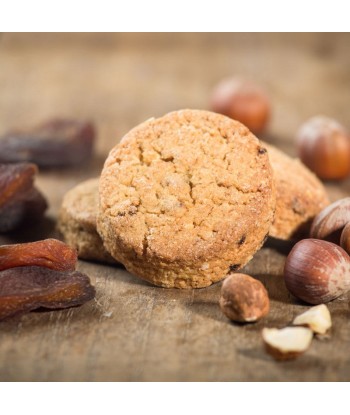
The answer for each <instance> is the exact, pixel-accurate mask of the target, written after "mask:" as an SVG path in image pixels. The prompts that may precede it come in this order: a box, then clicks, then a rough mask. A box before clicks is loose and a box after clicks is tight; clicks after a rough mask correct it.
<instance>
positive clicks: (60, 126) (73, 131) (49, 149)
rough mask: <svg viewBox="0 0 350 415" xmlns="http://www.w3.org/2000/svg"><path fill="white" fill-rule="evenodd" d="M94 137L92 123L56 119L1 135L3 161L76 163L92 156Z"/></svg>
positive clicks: (63, 164) (58, 164) (0, 144)
mask: <svg viewBox="0 0 350 415" xmlns="http://www.w3.org/2000/svg"><path fill="white" fill-rule="evenodd" d="M94 140H95V130H94V126H93V125H92V123H90V122H83V121H77V120H71V119H53V120H50V121H47V122H45V123H43V124H41V125H38V126H36V127H33V128H31V129H27V130H23V131H13V132H9V133H7V134H5V135H4V136H2V137H0V162H3V163H9V162H19V161H31V162H33V163H36V164H38V165H39V166H42V167H61V166H74V165H77V164H80V163H83V162H84V161H86V160H88V159H89V158H90V157H91V154H92V151H93V143H94Z"/></svg>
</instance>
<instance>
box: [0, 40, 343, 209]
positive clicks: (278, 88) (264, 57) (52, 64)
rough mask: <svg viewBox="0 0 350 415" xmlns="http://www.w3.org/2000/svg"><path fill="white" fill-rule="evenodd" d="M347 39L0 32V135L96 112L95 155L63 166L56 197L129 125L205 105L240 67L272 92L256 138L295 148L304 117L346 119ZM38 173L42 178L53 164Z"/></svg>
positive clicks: (93, 171) (87, 172)
mask: <svg viewBox="0 0 350 415" xmlns="http://www.w3.org/2000/svg"><path fill="white" fill-rule="evenodd" d="M349 41H350V35H349V34H328V33H325V34H317V33H314V34H268V33H267V34H264V33H263V34H187V33H181V34H152V33H146V34H145V33H139V34H130V33H124V34H79V33H78V34H69V33H64V34H35V33H32V34H10V33H9V34H1V35H0V135H1V134H2V133H4V132H6V131H7V130H9V129H12V128H21V127H24V126H31V125H33V124H37V123H40V122H41V121H44V120H46V119H47V118H51V117H56V116H60V117H76V118H83V119H84V118H88V119H91V120H93V121H94V122H95V124H96V127H97V131H98V140H97V143H96V148H97V156H96V158H95V160H94V162H93V165H92V166H91V168H89V169H86V168H82V169H81V170H80V171H77V172H76V174H75V175H72V174H71V173H65V172H63V173H62V175H63V179H62V190H61V191H60V188H58V190H57V200H56V202H57V205H58V204H59V201H60V198H61V196H62V194H63V193H64V192H65V191H66V190H67V188H69V187H72V186H73V185H74V184H75V183H77V182H79V181H81V180H83V179H84V178H85V177H91V176H93V175H98V174H99V171H100V169H101V167H102V164H103V161H104V159H105V157H106V155H107V153H108V151H109V150H110V149H111V148H112V147H113V146H114V145H115V144H116V143H117V142H118V141H119V140H120V138H121V137H122V136H123V135H124V134H125V133H126V132H127V131H128V130H129V129H130V128H132V127H133V126H135V125H137V124H138V123H140V122H142V121H144V120H146V119H148V118H150V117H153V116H154V117H157V116H161V115H163V114H165V113H167V112H169V111H172V110H176V109H181V108H198V109H209V108H210V95H211V93H212V90H213V88H214V86H215V85H216V84H217V83H218V82H219V81H220V80H221V79H222V78H225V77H227V76H231V75H239V76H243V77H246V78H248V79H251V80H254V81H255V82H256V83H258V84H260V85H261V86H262V87H264V88H265V90H266V91H267V93H268V95H269V96H270V99H271V103H272V118H271V122H270V124H269V127H268V129H267V131H266V133H265V135H264V136H263V137H262V138H265V139H266V140H267V141H270V142H272V143H274V144H276V145H277V146H279V147H281V148H283V149H284V150H285V151H286V152H287V153H289V154H291V155H295V154H296V150H295V146H294V144H293V140H294V137H295V133H296V131H297V129H298V127H299V126H300V124H301V123H302V122H304V121H305V120H306V119H308V118H309V117H311V116H313V115H317V114H325V115H328V116H331V117H334V118H336V119H337V120H338V121H340V122H341V123H343V124H344V125H345V126H346V127H348V128H349V127H350V116H349V113H350V110H349V103H350V70H349V68H350V54H349V53H348V48H349ZM40 180H41V181H45V183H44V187H46V185H49V181H50V174H46V175H45V177H40ZM39 184H40V183H39ZM52 206H55V203H53V204H52ZM53 209H54V208H53Z"/></svg>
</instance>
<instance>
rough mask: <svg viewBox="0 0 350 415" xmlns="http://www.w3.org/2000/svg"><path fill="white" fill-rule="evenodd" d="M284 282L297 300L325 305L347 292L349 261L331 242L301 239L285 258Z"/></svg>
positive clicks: (348, 286)
mask: <svg viewBox="0 0 350 415" xmlns="http://www.w3.org/2000/svg"><path fill="white" fill-rule="evenodd" d="M284 281H285V284H286V287H287V288H288V290H289V291H290V292H291V293H292V294H293V295H294V296H295V297H297V298H299V299H300V300H303V301H305V302H307V303H310V304H321V303H327V302H328V301H331V300H334V299H335V298H337V297H339V296H340V295H342V294H344V293H346V292H347V291H348V290H349V289H350V258H349V256H348V254H347V253H346V252H345V251H344V250H343V249H342V248H340V246H337V245H335V244H333V243H332V242H327V241H320V240H318V239H303V240H302V241H299V242H298V243H297V244H296V245H295V246H294V248H293V249H292V250H291V252H290V253H289V255H288V257H287V260H286V263H285V266H284Z"/></svg>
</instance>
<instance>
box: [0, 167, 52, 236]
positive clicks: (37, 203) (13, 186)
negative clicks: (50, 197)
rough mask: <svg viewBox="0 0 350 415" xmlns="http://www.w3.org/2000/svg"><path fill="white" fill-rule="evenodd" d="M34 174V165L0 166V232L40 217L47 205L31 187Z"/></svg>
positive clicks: (40, 195) (35, 168)
mask: <svg viewBox="0 0 350 415" xmlns="http://www.w3.org/2000/svg"><path fill="white" fill-rule="evenodd" d="M36 172H37V167H36V166H35V165H34V164H29V163H18V164H0V232H9V231H11V230H13V229H15V228H17V227H19V226H20V225H22V224H23V223H24V221H25V220H27V221H28V222H30V223H32V221H33V220H36V219H38V218H41V217H42V215H43V213H44V211H45V210H46V208H47V203H46V200H45V198H44V197H43V196H42V194H41V193H40V192H39V191H38V190H37V189H36V188H35V187H33V181H34V175H35V173H36Z"/></svg>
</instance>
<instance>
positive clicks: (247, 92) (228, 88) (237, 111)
mask: <svg viewBox="0 0 350 415" xmlns="http://www.w3.org/2000/svg"><path fill="white" fill-rule="evenodd" d="M211 107H212V109H213V111H214V112H218V113H220V114H224V115H227V116H228V117H230V118H233V119H235V120H237V121H240V122H241V123H243V124H244V125H246V126H247V127H248V128H249V129H250V130H251V131H252V132H253V133H255V134H260V133H262V132H263V131H264V129H265V127H266V124H267V122H268V120H269V117H270V102H269V100H268V98H267V95H266V93H265V92H264V91H263V90H262V89H261V88H260V86H258V85H255V84H254V83H252V82H249V81H247V80H243V79H239V78H228V79H224V80H222V81H221V82H220V83H219V84H218V85H217V86H216V87H215V89H214V91H213V94H212V98H211Z"/></svg>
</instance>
